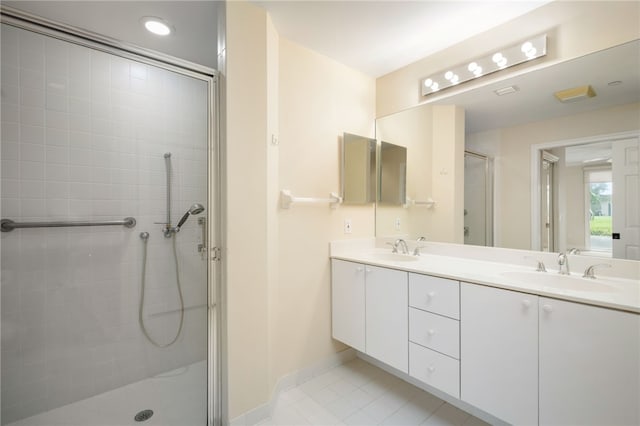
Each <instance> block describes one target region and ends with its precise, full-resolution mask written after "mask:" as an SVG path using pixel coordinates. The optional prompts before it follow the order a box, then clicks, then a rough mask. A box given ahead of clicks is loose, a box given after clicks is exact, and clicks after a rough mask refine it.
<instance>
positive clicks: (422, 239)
mask: <svg viewBox="0 0 640 426" xmlns="http://www.w3.org/2000/svg"><path fill="white" fill-rule="evenodd" d="M416 241H417V242H420V241H427V237H425V236H422V237H418V239H417V240H416Z"/></svg>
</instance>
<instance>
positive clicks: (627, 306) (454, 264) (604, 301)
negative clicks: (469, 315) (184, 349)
mask: <svg viewBox="0 0 640 426" xmlns="http://www.w3.org/2000/svg"><path fill="white" fill-rule="evenodd" d="M421 244H422V243H421ZM433 244H435V246H433ZM422 245H425V246H426V247H425V248H424V249H423V250H422V251H423V253H422V254H421V255H420V256H419V258H418V259H417V260H414V259H412V260H390V259H388V258H385V256H387V254H389V253H391V249H390V248H376V247H375V244H368V243H365V244H362V243H355V244H345V243H344V242H342V241H341V242H338V244H334V243H332V246H331V258H333V259H341V260H347V261H352V262H359V263H365V264H368V265H374V266H381V267H385V268H392V269H399V270H403V271H407V272H415V273H419V274H427V275H433V276H438V277H443V278H450V279H454V280H458V281H465V282H470V283H476V284H482V285H488V286H492V287H498V288H503V289H507V290H514V291H519V292H524V293H529V294H536V295H539V296H545V297H551V298H555V299H563V300H569V301H574V302H580V303H585V304H589V305H595V306H601V307H606V308H612V309H618V310H623V311H627V312H635V313H640V280H639V279H637V276H635V274H633V272H634V271H633V268H634V266H633V264H632V266H631V269H632V274H631V276H630V277H629V278H620V277H616V276H611V275H615V274H611V272H609V271H607V272H609V274H608V275H603V274H602V273H603V272H604V271H605V269H597V270H596V272H595V275H596V277H597V278H596V279H589V278H582V272H583V269H582V268H581V269H576V271H579V273H572V274H571V276H570V277H567V276H560V275H559V274H558V271H557V269H551V268H549V264H550V263H551V262H546V261H545V263H547V269H548V272H536V270H535V269H536V268H535V262H534V261H533V259H536V258H537V257H541V258H542V257H545V258H546V259H550V256H554V257H553V258H555V256H557V254H554V253H546V254H544V256H543V254H540V253H536V252H531V253H533V254H531V255H527V254H526V253H527V252H524V251H521V250H508V249H493V250H494V253H500V254H501V255H502V256H501V259H503V261H500V262H498V261H489V260H486V259H484V260H478V259H474V258H473V256H469V257H464V251H465V250H464V249H463V248H460V250H459V251H460V254H461V255H460V256H450V255H443V254H434V252H438V251H439V252H441V253H442V252H447V250H442V249H440V247H438V243H425V244H422ZM440 246H443V245H440ZM449 246H451V245H449ZM433 247H435V248H436V249H433ZM461 247H464V246H461ZM438 249H440V250H438ZM485 249H489V248H485ZM472 250H475V251H476V252H477V251H478V250H481V249H480V248H473V249H472ZM510 252H515V253H510ZM505 253H507V254H508V255H506V256H505ZM522 253H525V254H524V255H523V254H522ZM509 255H511V256H509ZM475 257H478V256H475ZM481 257H484V258H487V257H490V256H489V255H484V256H481ZM509 257H511V258H514V257H515V258H527V259H530V260H527V261H526V266H523V265H519V264H517V262H516V263H511V262H508V263H507V262H505V261H504V258H507V259H509ZM623 262H625V261H623ZM626 262H628V261H626ZM520 263H523V262H520ZM575 263H577V265H579V266H582V265H581V264H580V262H579V261H576V262H575ZM591 263H594V262H593V261H591ZM596 263H600V262H596ZM607 263H608V264H612V268H608V269H614V268H616V267H617V266H619V265H620V263H619V261H618V262H616V261H608V262H607ZM621 265H622V266H621V267H620V268H622V269H624V268H625V267H626V268H627V269H629V267H628V264H627V263H623V264H621ZM554 266H555V265H554ZM620 268H619V269H620ZM639 269H640V267H639ZM614 272H617V271H614ZM564 283H568V284H569V285H567V286H565V285H564Z"/></svg>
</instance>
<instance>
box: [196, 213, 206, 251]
mask: <svg viewBox="0 0 640 426" xmlns="http://www.w3.org/2000/svg"><path fill="white" fill-rule="evenodd" d="M198 225H200V226H201V227H202V242H201V243H200V244H198V253H200V255H201V257H202V259H203V260H204V259H205V257H206V255H207V218H206V217H199V218H198Z"/></svg>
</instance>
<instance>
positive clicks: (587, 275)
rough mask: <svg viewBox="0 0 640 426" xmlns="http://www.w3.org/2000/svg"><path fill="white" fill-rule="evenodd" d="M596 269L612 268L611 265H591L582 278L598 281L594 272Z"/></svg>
mask: <svg viewBox="0 0 640 426" xmlns="http://www.w3.org/2000/svg"><path fill="white" fill-rule="evenodd" d="M596 268H611V265H610V264H608V263H598V264H596V265H591V266H589V267H588V268H587V269H585V270H584V274H583V275H582V278H591V279H592V280H595V279H596V276H595V274H594V271H595V269H596Z"/></svg>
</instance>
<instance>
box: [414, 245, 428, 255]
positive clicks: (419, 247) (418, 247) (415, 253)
mask: <svg viewBox="0 0 640 426" xmlns="http://www.w3.org/2000/svg"><path fill="white" fill-rule="evenodd" d="M425 247H426V246H416V248H414V249H413V255H414V256H420V249H423V248H425Z"/></svg>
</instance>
